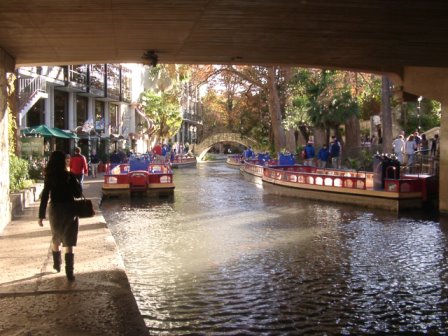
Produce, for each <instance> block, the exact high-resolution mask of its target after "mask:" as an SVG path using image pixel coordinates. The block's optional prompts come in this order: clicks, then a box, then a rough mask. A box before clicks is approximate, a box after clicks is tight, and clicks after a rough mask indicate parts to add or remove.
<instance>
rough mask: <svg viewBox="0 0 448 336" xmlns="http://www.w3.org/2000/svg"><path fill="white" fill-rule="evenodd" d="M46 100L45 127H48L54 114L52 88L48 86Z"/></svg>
mask: <svg viewBox="0 0 448 336" xmlns="http://www.w3.org/2000/svg"><path fill="white" fill-rule="evenodd" d="M47 91H48V98H47V99H45V100H44V102H45V120H44V123H45V125H49V126H50V127H51V126H53V125H51V122H52V120H53V118H52V115H53V113H54V86H53V85H48V89H47Z"/></svg>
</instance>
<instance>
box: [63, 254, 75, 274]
mask: <svg viewBox="0 0 448 336" xmlns="http://www.w3.org/2000/svg"><path fill="white" fill-rule="evenodd" d="M74 261H75V255H74V254H73V253H66V254H65V274H66V275H67V279H68V280H69V281H74V280H75V276H74V275H73V263H74Z"/></svg>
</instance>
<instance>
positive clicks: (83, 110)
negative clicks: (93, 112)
mask: <svg viewBox="0 0 448 336" xmlns="http://www.w3.org/2000/svg"><path fill="white" fill-rule="evenodd" d="M87 102H88V100H87V97H80V96H77V97H76V126H82V125H84V122H85V121H87V118H88V113H87Z"/></svg>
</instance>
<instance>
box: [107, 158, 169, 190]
mask: <svg viewBox="0 0 448 336" xmlns="http://www.w3.org/2000/svg"><path fill="white" fill-rule="evenodd" d="M102 191H103V197H110V196H131V195H134V194H139V195H146V196H149V195H157V196H161V195H169V194H171V193H172V192H173V191H174V182H173V172H172V170H171V168H170V166H169V165H167V164H163V163H151V162H150V158H149V157H148V156H132V157H131V158H130V160H129V162H128V163H120V164H116V165H110V166H108V167H107V168H106V172H105V174H104V182H103V188H102Z"/></svg>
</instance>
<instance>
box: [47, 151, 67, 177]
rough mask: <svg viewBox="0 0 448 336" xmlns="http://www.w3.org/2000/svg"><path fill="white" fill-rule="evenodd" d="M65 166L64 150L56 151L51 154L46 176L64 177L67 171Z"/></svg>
mask: <svg viewBox="0 0 448 336" xmlns="http://www.w3.org/2000/svg"><path fill="white" fill-rule="evenodd" d="M66 169H67V168H66V166H65V153H64V152H63V151H54V152H53V153H51V155H50V159H49V160H48V164H47V167H46V168H45V177H46V178H50V179H51V178H54V177H56V178H57V177H62V176H63V174H64V173H65V172H66V171H67V170H66Z"/></svg>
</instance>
